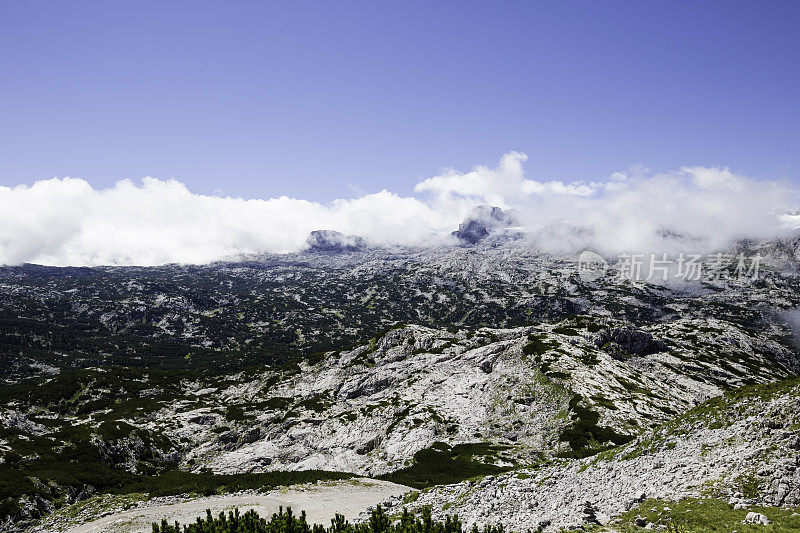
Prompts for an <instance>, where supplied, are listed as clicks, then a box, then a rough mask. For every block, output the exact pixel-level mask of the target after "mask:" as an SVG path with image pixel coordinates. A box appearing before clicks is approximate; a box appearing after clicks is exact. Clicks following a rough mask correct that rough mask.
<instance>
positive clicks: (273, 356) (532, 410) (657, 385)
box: [0, 239, 800, 529]
mask: <svg viewBox="0 0 800 533" xmlns="http://www.w3.org/2000/svg"><path fill="white" fill-rule="evenodd" d="M484 241H485V242H483V243H482V244H479V245H477V246H458V247H453V248H440V249H426V250H420V249H416V250H402V249H397V250H385V249H383V250H381V249H364V250H362V251H358V250H351V251H347V253H341V254H339V253H334V252H324V253H320V252H319V251H315V252H313V253H306V254H298V255H294V256H266V257H259V258H251V259H249V260H246V261H242V262H234V263H222V264H216V265H208V266H204V267H187V266H175V265H172V266H165V267H158V268H152V269H141V268H96V269H50V268H43V267H36V266H24V267H11V268H8V267H7V268H2V269H0V286H1V287H2V289H3V290H2V292H0V357H2V358H3V363H4V364H3V366H2V368H3V378H4V379H5V383H6V384H5V385H4V386H3V387H0V474H1V475H0V514H2V516H3V517H5V520H6V521H7V522H6V523H7V524H20V523H23V522H24V521H26V520H28V521H30V520H33V519H35V518H36V517H37V516H40V515H42V514H47V513H49V512H51V511H52V510H53V509H55V508H57V507H59V506H62V505H65V504H70V503H72V502H75V501H80V500H83V499H86V498H88V497H91V496H92V494H96V493H112V492H113V493H122V494H128V493H132V492H144V493H148V494H151V495H166V494H181V493H185V492H225V491H232V490H241V489H248V488H258V487H262V486H274V484H276V483H290V482H295V481H298V480H301V481H302V480H309V479H319V478H330V477H333V478H336V477H337V476H339V477H341V476H349V475H368V476H373V477H382V478H384V479H388V480H392V481H396V482H399V483H402V484H405V485H410V486H414V487H417V488H429V487H434V486H438V487H439V488H435V489H432V490H430V491H428V492H424V493H423V494H422V495H420V496H419V499H418V500H417V501H418V502H419V503H418V504H419V505H423V504H426V502H427V503H430V504H431V505H434V507H435V509H437V512H444V511H447V510H449V512H452V511H453V510H458V511H459V514H461V515H462V517H463V518H465V519H467V520H470V521H473V522H477V523H484V522H487V523H488V521H489V520H488V519H487V517H489V516H491V517H493V518H497V516H498V515H497V513H512V512H514V513H516V515H515V516H518V517H519V518H518V522H513V523H514V524H518V526H519V527H520V528H521V529H527V528H528V527H531V528H535V527H536V526H537V525H538V524H539V523H540V522H542V523H544V522H548V521H549V524H550V526H548V527H550V528H551V529H553V528H557V527H562V526H565V527H566V526H569V525H574V524H576V523H577V522H576V521H579V520H580V519H581V518H580V517H583V516H584V514H586V513H584V510H585V509H586V506H585V505H584V503H585V501H586V500H588V501H590V503H591V506H592V508H593V509H594V511H593V513H594V514H595V515H596V517H599V518H601V519H602V520H606V519H608V520H610V519H612V518H613V517H615V516H619V515H620V514H622V513H624V512H626V511H628V510H629V509H630V507H631V505H633V504H631V502H632V501H636V500H638V499H641V496H642V494H637V493H636V492H637V491H636V490H634V488H636V487H639V486H644V485H648V486H649V485H654V486H658V487H662V486H663V490H661V489H659V490H653V491H645V496H646V497H648V498H650V497H653V498H662V499H670V498H677V497H680V496H681V495H698V494H705V493H704V492H703V491H704V490H705V489H704V488H703V487H707V486H708V484H709V483H711V484H714V483H717V484H718V485H719V487H721V488H720V489H719V491H718V492H719V494H721V495H724V496H725V497H726V498H727V497H728V493H730V494H734V492H731V490H733V488H732V487H734V485H731V483H733V482H732V481H730V480H731V479H735V478H738V477H741V476H747V475H750V474H751V473H752V472H751V473H746V472H745V466H747V465H750V464H753V465H756V466H757V467H758V468H756V471H755V474H752V475H754V476H761V475H762V474H759V472H760V471H762V470H763V471H764V472H766V471H767V470H769V469H770V468H773V472H777V471H778V470H776V469H782V468H784V467H783V466H780V464H778V463H776V462H775V460H773V458H772V456H769V457H768V455H769V454H766V455H758V454H756V455H753V456H752V458H750V456H749V455H748V454H752V453H754V451H755V450H757V449H761V448H764V447H767V448H769V447H770V446H778V449H779V450H780V451H781V453H783V454H784V455H785V456H787V455H788V456H789V457H796V456H797V452H796V451H792V450H795V448H792V446H793V444H791V442H790V441H791V438H790V437H787V438H786V439H783V440H780V442H778V441H775V442H773V440H774V439H773V440H770V439H767V440H764V438H766V437H764V438H762V437H763V435H760V434H759V433H758V432H759V431H760V430H759V429H758V428H763V427H766V426H762V425H760V424H763V423H766V424H772V422H765V421H766V420H772V419H773V418H774V417H773V415H772V414H770V413H772V411H771V410H770V409H772V408H773V407H775V409H778V408H781V409H790V407H791V406H792V405H794V404H792V403H791V402H792V398H793V397H796V390H795V389H794V388H789V389H786V390H783V389H780V390H778V389H775V391H776V392H775V397H774V398H772V399H770V398H768V397H767V396H765V397H764V398H762V400H759V401H760V402H761V403H758V402H755V403H753V405H751V407H752V409H754V410H753V411H752V412H751V414H748V415H747V417H750V419H751V420H750V422H747V423H745V422H744V421H743V420H746V419H747V417H744V418H741V419H740V418H737V417H731V419H730V422H731V424H729V425H727V426H725V428H727V429H725V428H722V427H706V428H705V429H703V427H701V426H702V424H703V423H705V422H704V421H703V419H702V418H699V419H691V420H694V422H692V424H694V425H691V424H689V422H686V421H687V420H690V419H689V418H685V417H686V416H690V415H691V413H695V412H697V411H693V409H701V411H700V412H706V411H702V409H707V406H708V405H710V404H708V403H703V402H708V401H709V400H710V401H712V402H714V401H717V400H713V398H719V397H720V395H722V394H724V393H726V392H728V391H732V390H737V389H739V388H741V387H746V386H756V385H761V386H762V387H768V386H769V384H770V383H776V382H785V380H787V379H790V378H791V377H792V376H795V375H797V373H798V366H800V359H799V358H798V349H797V343H796V342H797V341H796V335H795V330H796V323H797V320H796V319H795V316H796V311H795V310H796V309H797V308H798V306H800V290H799V289H800V286H799V285H798V281H797V278H796V276H795V275H794V273H795V272H796V267H797V264H796V257H795V256H796V253H795V252H796V250H797V242H796V241H793V240H787V241H781V242H771V243H740V245H739V247H740V248H737V250H733V251H738V250H739V249H741V250H745V251H747V253H748V254H753V253H756V252H758V253H763V255H764V256H765V260H764V262H763V266H762V270H761V272H760V274H759V276H758V279H755V280H754V279H751V278H742V277H735V276H723V277H722V278H720V279H701V280H698V281H690V282H680V283H674V282H667V283H653V282H644V281H631V280H626V279H624V277H623V276H620V273H621V270H622V269H623V265H621V264H619V263H615V262H613V261H612V262H611V263H610V265H609V268H608V270H607V271H605V272H603V273H602V275H600V276H598V277H592V278H591V279H587V278H585V277H582V276H581V275H580V273H579V272H580V271H579V269H578V265H577V257H575V256H569V255H553V254H547V253H541V252H537V251H535V250H532V249H531V248H530V247H528V246H526V245H525V244H524V242H520V241H514V242H499V241H498V242H495V241H493V240H492V239H485V240H484ZM713 260H714V259H713V258H710V257H709V258H706V259H705V261H706V262H711V261H713ZM717 266H718V265H717ZM734 267H735V263H731V264H729V265H727V266H725V268H726V269H727V270H726V271H725V272H727V273H728V274H732V271H733V269H734ZM746 390H747V389H746ZM765 390H766V389H765ZM769 390H771V389H769ZM742 401H744V400H742ZM774 402H777V403H775V404H774V405H773V403H774ZM781 402H784V403H781ZM745 403H746V402H745ZM784 404H785V405H784ZM737 405H738V404H737ZM748 405H749V404H748ZM697 406H701V407H697ZM703 406H706V407H703ZM781 406H783V407H781ZM762 408H763V409H762ZM731 409H733V407H731ZM736 409H738V407H736ZM759 409H762V410H761V411H759ZM764 409H766V410H764ZM737 412H738V411H737ZM684 413H689V414H688V415H684ZM691 416H693V415H691ZM737 416H738V415H737ZM682 417H684V418H682ZM681 420H683V421H684V422H680V424H684V425H683V426H681V427H682V428H683V429H682V430H681V431H683V433H681V435H683V436H682V437H681V438H680V439H678V438H675V439H672V438H671V437H670V438H668V439H667V441H666V443H665V444H663V446H661V445H659V446H661V447H660V448H658V449H654V450H650V449H649V448H648V449H647V451H646V453H645V452H642V453H639V452H633V450H640V451H641V450H642V446H643V443H646V442H650V441H653V440H654V439H656V440H657V439H659V438H660V437H657V435H661V434H663V432H664V431H677V430H675V429H674V427H676V426H670V424H677V423H678V422H676V421H681ZM739 422H741V424H739ZM687 424H689V425H687ZM737 424H739V425H737ZM781 427H782V428H784V429H782V430H781V431H784V430H785V431H790V432H791V431H794V429H792V428H791V427H789V426H785V425H784V426H781ZM787 427H788V428H789V429H786V428H787ZM664 428H670V429H664ZM774 429H775V428H770V431H772V430H774ZM723 430H724V431H723ZM725 431H727V433H725ZM659 432H662V433H659ZM748 432H749V433H748ZM775 433H779V432H777V431H776V432H775ZM780 434H781V435H783V433H780ZM748 435H750V436H752V438H751V437H750V436H748ZM767 436H769V435H767ZM770 438H772V437H770ZM648 439H649V440H648ZM720 439H722V440H720ZM673 441H674V444H673ZM723 441H724V446H723V445H722V444H720V446H719V450H720V452H719V455H718V456H717V455H713V457H718V458H717V459H715V460H714V464H713V465H712V464H710V463H708V464H706V463H705V462H704V460H705V457H706V455H708V454H711V453H712V452H711V451H709V450H710V448H708V446H711V445H712V444H713V445H715V446H716V443H718V442H723ZM784 441H785V442H784ZM659 442H660V441H659ZM741 442H746V443H748V444H747V446H745V447H741V446H744V444H742V445H741V446H740V444H741ZM732 443H733V444H732ZM735 443H740V444H735ZM787 443H788V444H787ZM734 444H735V446H734ZM729 445H730V446H733V447H730V446H729ZM726 446H728V447H726ZM736 446H740V447H736ZM662 448H663V449H662ZM740 451H743V452H744V453H745V455H746V456H747V457H748V458H747V459H745V460H743V461H744V462H741V463H736V462H735V454H734V453H733V452H736V453H738V452H740ZM713 453H716V452H713ZM631 454H634V455H633V456H631ZM659 454H660V455H659ZM702 454H706V455H702ZM792 454H793V455H792ZM624 457H628V458H627V459H624ZM701 459H702V460H701ZM762 459H763V460H762ZM659 461H660V462H663V463H664V464H665V465H669V466H668V467H665V468H662V467H661V466H659V467H658V468H656V467H655V465H656V464H660V463H659ZM759 461H761V462H759ZM781 464H782V463H781ZM675 465H683V466H675ZM737 465H738V466H737ZM762 467H763V468H762ZM764 469H766V470H764ZM750 470H752V469H750ZM783 471H784V470H780V472H783ZM626 472H629V473H626ZM665 472H668V474H664V473H665ZM748 472H749V470H748ZM662 474H663V476H662ZM776 475H777V474H776ZM482 476H489V477H482ZM626 476H628V477H626ZM631 476H633V477H636V480H632V479H629V477H631ZM670 476H671V477H670ZM731 476H733V478H731ZM764 476H766V474H764ZM780 476H781V477H780V478H770V480H768V481H767V480H766V477H765V478H764V480H762V481H763V483H762V482H761V481H759V490H761V491H762V492H759V494H758V496H747V498H751V499H752V500H753V501H754V502H760V503H766V504H769V505H795V504H796V502H795V500H794V499H792V498H795V497H794V496H791V495H792V494H795V492H794V491H795V490H796V483H795V480H794V478H793V477H791V476H789V477H787V476H785V475H783V474H780ZM743 479H744V478H743ZM748 479H749V478H748ZM759 479H760V478H759ZM775 479H778V480H777V481H775ZM614 480H617V481H614ZM551 483H552V484H551ZM772 483H777V485H776V488H774V489H773V488H764V489H762V488H761V485H762V484H763V485H764V487H767V485H769V486H771V485H770V484H772ZM751 485H752V484H750V485H748V487H751ZM509 487H510V488H509ZM541 487H550V488H551V489H552V495H551V496H547V497H546V496H545V494H544V493H543V492H542V491H543V490H544V489H542V488H541ZM698 487H699V488H698ZM726 487H727V488H726ZM780 487H784V488H786V491H785V492H786V494H785V495H784V496H780V494H781V491H783V489H780ZM751 488H752V487H751ZM695 489H696V490H695ZM729 489H730V490H729ZM715 490H716V489H715ZM726 490H727V491H728V492H725V491H726ZM739 492H742V493H743V494H745V492H744V491H742V490H740V491H739ZM715 494H716V493H715ZM747 494H754V493H753V492H752V491H750V492H747ZM584 495H585V496H584ZM787 498H788V499H787ZM567 500H569V501H570V505H566V503H565V502H567ZM406 503H408V502H406ZM533 503H536V506H538V507H535V508H534V507H530V506H531V505H533ZM393 505H395V506H396V505H399V504H398V502H393ZM581 506H583V507H581ZM486 513H489V514H486ZM581 513H584V514H581ZM589 514H591V513H589ZM504 516H505V515H504ZM509 516H510V515H509ZM587 516H588V515H587ZM509 519H510V518H509ZM21 521H22V522H21ZM491 521H492V522H496V521H497V520H494V519H493V520H491ZM509 523H510V522H509ZM523 525H524V526H525V527H523ZM9 527H17V526H16V525H14V526H9Z"/></svg>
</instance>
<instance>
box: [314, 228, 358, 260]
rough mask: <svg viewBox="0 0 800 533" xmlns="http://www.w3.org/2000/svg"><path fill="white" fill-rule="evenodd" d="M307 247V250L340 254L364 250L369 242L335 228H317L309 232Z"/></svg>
mask: <svg viewBox="0 0 800 533" xmlns="http://www.w3.org/2000/svg"><path fill="white" fill-rule="evenodd" d="M306 247H307V248H306V251H308V252H311V253H327V254H340V253H346V252H361V251H364V250H366V248H367V243H366V241H364V239H362V238H361V237H359V236H357V235H345V234H344V233H340V232H338V231H334V230H315V231H312V232H311V233H310V234H309V236H308V239H307V240H306Z"/></svg>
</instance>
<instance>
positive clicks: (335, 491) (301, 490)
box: [67, 478, 411, 533]
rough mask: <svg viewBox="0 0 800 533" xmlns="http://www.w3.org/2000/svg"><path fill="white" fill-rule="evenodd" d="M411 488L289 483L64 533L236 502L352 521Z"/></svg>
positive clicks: (139, 526) (171, 517) (145, 526)
mask: <svg viewBox="0 0 800 533" xmlns="http://www.w3.org/2000/svg"><path fill="white" fill-rule="evenodd" d="M409 490H411V489H410V488H409V487H406V486H403V485H397V484H395V483H389V482H388V481H377V480H374V479H366V478H361V479H357V480H349V481H343V482H335V483H326V484H317V485H303V486H300V487H291V488H289V489H288V490H285V491H272V492H268V493H264V494H263V495H260V494H259V495H234V496H209V497H204V498H198V499H196V500H192V501H188V502H183V503H174V504H170V505H160V506H153V507H143V508H140V509H132V510H129V511H123V512H121V513H117V514H113V515H109V516H105V517H103V518H100V519H99V520H95V521H94V522H88V523H85V524H82V525H80V526H77V527H73V528H72V529H69V530H67V531H68V533H101V532H102V533H106V532H108V533H110V532H113V533H140V532H141V533H151V532H152V526H151V524H152V523H153V522H161V520H162V519H166V520H167V521H168V522H170V523H173V522H175V521H176V520H177V521H178V522H181V523H182V524H187V523H189V522H194V521H195V520H196V519H197V517H198V516H205V514H206V509H211V512H212V513H213V514H214V515H215V516H216V515H218V514H219V513H220V512H221V511H227V510H230V509H233V508H234V507H238V508H239V510H240V511H242V512H244V511H247V510H249V509H255V510H256V512H258V514H259V515H261V516H262V517H266V518H269V517H270V516H272V513H275V512H277V511H278V508H279V507H281V506H283V508H284V509H285V508H286V507H291V508H292V511H293V512H295V513H296V514H298V515H299V514H300V511H301V510H304V511H305V512H306V517H307V520H308V521H309V523H319V524H323V525H326V526H327V525H330V520H331V518H333V516H334V514H336V513H340V514H343V515H344V516H345V518H347V519H349V520H352V519H353V518H355V517H356V516H358V514H359V513H361V511H364V510H365V509H367V507H369V506H371V505H376V504H378V503H380V502H381V501H383V500H384V499H386V498H387V497H389V496H396V495H400V494H403V493H404V492H406V491H409Z"/></svg>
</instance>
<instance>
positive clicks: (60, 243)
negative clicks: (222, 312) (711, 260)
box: [0, 152, 800, 265]
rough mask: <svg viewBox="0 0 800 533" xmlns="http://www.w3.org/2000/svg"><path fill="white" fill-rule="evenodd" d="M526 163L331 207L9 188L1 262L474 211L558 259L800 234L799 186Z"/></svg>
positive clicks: (429, 230) (428, 231)
mask: <svg viewBox="0 0 800 533" xmlns="http://www.w3.org/2000/svg"><path fill="white" fill-rule="evenodd" d="M526 160H527V157H526V156H525V155H524V154H522V153H518V152H509V153H507V154H505V155H504V156H503V157H502V158H501V160H500V162H499V163H498V165H497V166H495V167H487V166H479V167H476V168H474V169H473V170H471V171H468V172H458V171H456V170H447V171H444V172H442V173H441V174H440V175H438V176H434V177H431V178H428V179H425V180H423V181H421V182H420V183H418V184H417V186H416V187H415V190H414V195H413V196H405V197H404V196H399V195H397V194H395V193H392V192H389V191H386V190H383V191H380V192H377V193H374V194H366V195H362V196H360V197H358V198H353V199H342V200H335V201H333V202H330V203H328V204H320V203H316V202H309V201H306V200H302V199H296V198H288V197H280V198H271V199H265V200H260V199H241V198H231V197H220V196H207V195H201V194H194V193H192V192H191V191H190V190H189V189H187V187H186V186H185V185H183V184H182V183H180V182H178V181H175V180H168V181H163V180H158V179H153V178H145V179H144V180H142V181H141V182H140V183H134V182H132V181H130V180H122V181H119V182H117V184H116V185H115V186H114V187H111V188H108V189H94V188H93V187H92V186H91V185H90V184H89V183H87V182H86V181H84V180H81V179H74V178H63V179H50V180H43V181H39V182H36V183H35V184H33V185H32V186H17V187H0V264H20V263H24V262H29V263H39V264H46V265H157V264H164V263H172V262H177V263H207V262H210V261H214V260H218V259H225V258H231V257H235V256H238V255H240V254H250V253H260V252H275V253H284V252H294V251H299V250H301V249H302V248H303V246H304V243H305V241H306V238H307V237H308V234H309V232H310V231H312V230H316V229H332V230H337V231H340V232H342V233H345V234H357V235H360V236H362V237H364V238H365V239H366V240H367V241H368V242H370V243H372V244H375V245H422V246H424V245H438V244H442V243H444V242H446V239H447V235H449V232H450V231H452V230H453V229H455V228H456V227H457V226H458V223H459V222H460V221H461V220H462V219H463V218H464V216H465V215H466V214H467V213H468V212H469V211H470V209H472V208H473V207H474V206H475V205H478V204H489V205H496V206H500V207H503V208H510V209H514V210H515V211H516V214H517V218H518V219H519V220H520V221H521V224H522V225H523V226H524V229H525V230H526V231H527V233H528V235H529V239H530V240H531V241H532V242H531V245H535V246H539V247H542V248H545V249H549V250H569V249H578V248H581V247H586V246H591V247H595V248H597V249H599V250H601V251H603V252H605V253H614V252H618V251H622V250H626V251H633V250H635V251H665V252H672V251H674V247H675V246H687V245H688V244H687V243H690V244H691V246H694V247H705V248H712V247H718V246H723V245H725V244H726V243H728V242H730V241H731V240H733V239H737V238H744V237H747V238H767V237H771V236H775V235H777V234H779V233H781V232H784V231H786V230H787V229H788V228H790V227H795V226H800V224H795V220H796V219H798V218H800V217H792V216H787V215H786V213H787V212H789V211H791V210H794V209H796V208H797V207H798V205H800V202H799V201H798V200H800V189H798V188H797V187H796V186H794V185H791V184H786V183H778V182H763V181H756V180H753V179H751V178H748V177H745V176H739V175H736V174H734V173H732V172H731V171H730V170H728V169H724V168H707V167H684V168H681V169H679V170H676V171H674V172H669V173H663V174H655V175H651V174H649V173H647V172H646V171H642V170H641V169H634V170H632V171H629V172H620V173H615V174H614V175H612V176H610V177H608V178H605V179H602V180H598V181H592V182H564V181H553V180H550V181H542V180H536V179H532V178H530V177H526V174H525V168H524V165H525V161H526ZM676 236H679V238H676ZM670 247H673V248H670Z"/></svg>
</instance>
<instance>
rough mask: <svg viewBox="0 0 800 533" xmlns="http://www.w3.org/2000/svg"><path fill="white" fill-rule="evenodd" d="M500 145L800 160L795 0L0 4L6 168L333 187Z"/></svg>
mask: <svg viewBox="0 0 800 533" xmlns="http://www.w3.org/2000/svg"><path fill="white" fill-rule="evenodd" d="M510 150H517V151H521V152H524V153H526V154H527V155H528V157H529V159H528V162H527V164H526V172H527V175H528V176H529V177H531V178H532V179H541V180H550V179H562V180H575V179H578V180H591V179H599V178H605V177H607V176H608V175H610V174H611V173H612V172H614V171H618V170H624V169H626V168H627V167H629V166H631V165H636V164H642V165H646V166H648V167H650V168H652V169H653V170H656V171H666V170H670V169H676V168H679V167H682V166H685V165H689V166H698V165H699V166H729V167H731V169H733V170H734V171H736V172H739V173H742V174H746V175H749V176H751V177H754V178H757V179H776V178H789V179H791V180H793V181H795V182H800V2H778V1H775V2H735V1H725V2H641V1H637V2H463V1H461V2H429V1H426V2H414V1H404V2H338V1H337V2H227V3H226V2H196V1H193V2H159V3H156V2H152V3H147V2H143V3H142V2H128V3H123V2H23V1H17V2H11V1H7V2H3V3H2V4H0V185H7V186H11V185H17V184H22V183H27V184H29V183H33V182H34V181H36V180H40V179H44V178H50V177H53V176H59V177H64V176H72V177H81V178H85V179H86V180H87V181H88V182H89V183H91V184H92V185H93V186H94V187H96V188H105V187H108V186H111V185H112V184H113V183H114V182H115V181H116V180H118V179H120V178H124V177H127V178H140V177H143V176H153V177H157V178H161V179H165V178H171V177H174V178H177V179H178V180H180V181H182V182H183V183H185V184H186V185H187V186H188V187H189V189H191V190H192V191H193V192H197V193H213V192H215V191H217V192H218V193H221V194H224V195H234V196H243V197H248V198H269V197H275V196H279V195H289V196H293V197H298V198H306V199H310V200H315V201H328V200H332V199H334V198H345V197H354V196H357V195H358V194H359V191H363V192H366V193H370V192H376V191H378V190H380V189H383V188H386V189H389V190H391V191H393V192H396V193H398V194H401V195H403V194H410V193H411V191H412V190H413V187H414V184H415V183H417V182H418V181H419V180H420V179H422V178H425V177H429V176H432V175H435V174H437V173H438V172H439V170H440V169H441V168H442V167H455V168H457V169H469V168H471V167H473V166H475V165H478V164H495V163H496V161H497V160H498V159H499V158H500V156H501V155H502V154H503V153H505V152H508V151H510Z"/></svg>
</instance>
